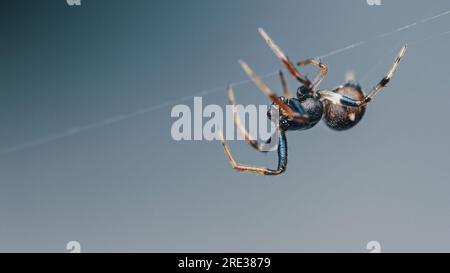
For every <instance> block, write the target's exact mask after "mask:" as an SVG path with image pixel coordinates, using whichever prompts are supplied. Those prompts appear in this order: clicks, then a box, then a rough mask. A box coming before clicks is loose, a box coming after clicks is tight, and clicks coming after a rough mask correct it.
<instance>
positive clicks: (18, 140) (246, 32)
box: [0, 0, 450, 252]
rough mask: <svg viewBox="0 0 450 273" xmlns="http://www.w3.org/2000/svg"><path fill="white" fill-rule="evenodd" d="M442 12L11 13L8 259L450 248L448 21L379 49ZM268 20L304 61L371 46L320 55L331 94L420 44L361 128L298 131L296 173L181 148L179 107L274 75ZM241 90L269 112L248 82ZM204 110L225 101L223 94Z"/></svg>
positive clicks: (411, 4)
mask: <svg viewBox="0 0 450 273" xmlns="http://www.w3.org/2000/svg"><path fill="white" fill-rule="evenodd" d="M446 10H450V3H449V2H448V1H447V0H436V1H410V0H398V1H387V0H385V1H383V5H382V6H369V5H368V4H367V3H366V1H364V0H351V1H331V0H330V1H325V0H322V1H313V0H305V1H299V0H297V1H294V0H283V1H275V0H264V1H263V0H248V1H207V0H191V1H167V0H166V1H143V0H135V1H119V0H116V1H100V0H95V1H94V0H82V5H81V6H79V7H70V6H68V5H67V4H66V2H65V1H64V0H53V1H50V0H47V1H25V0H21V1H18V0H15V1H7V2H6V1H5V2H2V4H1V8H0V251H3V252H4V251H17V252H23V251H39V252H66V249H65V247H66V243H67V242H68V241H72V240H76V241H79V242H80V243H81V246H82V251H84V252H95V251H107V252H119V251H125V252H128V251H139V252H140V251H143V252H161V251H164V252H175V251H178V252H184V251H187V252H199V251H232V252H234V251H240V252H247V251H255V252H263V251H273V252H283V251H287V252H311V251H314V252H343V251H350V252H367V250H366V244H367V242H369V241H372V240H376V241H379V242H380V244H381V246H382V251H385V252H398V251H408V252H422V251H425V252H428V251H445V252H448V251H450V200H449V197H448V196H449V194H450V179H449V177H450V167H449V161H450V145H449V143H448V141H449V139H450V128H449V126H448V117H449V116H450V107H449V101H450V90H449V89H450V83H449V81H448V80H449V77H448V73H449V70H448V63H449V62H450V57H449V54H448V50H449V44H450V35H439V34H440V33H443V32H445V31H448V30H450V15H448V16H444V17H441V18H438V19H436V20H431V21H427V22H424V23H422V24H419V25H416V26H414V27H411V28H409V29H407V30H405V31H401V32H398V33H395V35H389V36H386V37H384V38H381V39H373V38H374V37H376V36H378V35H380V34H382V33H386V32H389V31H392V30H395V29H397V28H399V27H402V26H405V25H408V24H411V23H414V22H417V21H419V20H421V19H423V18H429V17H431V16H433V15H437V14H439V13H442V12H445V11H446ZM259 26H262V27H264V28H265V29H266V31H267V32H268V33H269V34H270V35H271V36H272V38H273V39H274V40H275V41H276V42H277V43H278V44H279V45H280V46H281V47H282V48H283V49H284V50H285V51H286V53H288V55H289V56H290V57H291V58H292V59H293V60H300V59H305V58H309V57H315V56H320V55H323V54H326V53H328V52H330V51H333V50H335V49H339V48H343V47H345V46H347V45H350V44H352V43H354V42H358V41H369V42H368V43H367V44H365V45H362V46H359V47H355V48H353V49H351V50H348V51H345V52H342V53H340V54H336V55H333V56H330V57H329V58H324V59H323V61H324V62H326V63H327V64H328V65H329V66H330V73H329V75H328V76H327V78H326V80H325V81H324V82H323V83H322V85H321V87H323V88H333V87H335V86H337V85H339V84H341V83H342V82H343V81H344V74H345V72H346V71H348V70H350V69H353V70H355V71H356V76H357V78H359V79H360V81H361V83H362V85H363V86H364V87H365V89H366V90H367V89H370V88H371V87H372V86H373V85H374V84H376V83H377V82H378V81H379V80H380V79H381V77H383V76H384V74H385V73H386V71H387V69H388V68H389V66H390V65H391V63H392V61H393V59H394V57H395V55H396V54H397V52H398V49H399V48H400V46H401V45H402V44H403V43H406V42H408V43H410V47H409V50H408V52H407V55H406V57H405V59H404V61H403V62H402V64H401V66H400V69H399V71H398V73H397V74H396V75H395V77H394V79H393V81H392V83H391V84H390V85H389V87H388V88H387V89H386V90H385V92H383V93H381V95H379V96H378V97H377V99H376V100H375V101H374V103H373V104H370V105H369V107H368V110H367V113H366V116H365V118H364V119H363V120H362V122H361V123H360V124H359V125H358V126H357V127H355V128H354V129H352V130H349V131H346V132H334V131H331V130H329V129H328V128H327V127H326V126H325V125H324V124H323V123H321V124H319V125H318V126H316V127H315V128H313V129H311V130H309V131H304V132H291V133H289V134H288V145H289V164H288V170H287V172H286V174H284V175H282V176H279V177H263V176H257V175H252V174H239V173H236V172H234V171H233V170H232V169H231V167H230V165H229V163H228V161H227V159H226V157H225V155H224V153H223V150H222V147H221V146H220V144H219V143H218V142H217V141H213V142H207V141H192V142H187V141H181V142H175V141H174V140H172V138H171V135H170V127H171V125H172V122H173V121H174V119H172V118H171V117H170V111H171V105H172V104H173V103H170V102H176V103H185V104H188V105H191V104H192V103H193V99H192V98H189V99H187V100H184V101H177V100H178V99H179V98H183V97H186V96H192V95H194V94H196V93H198V92H199V91H201V90H205V89H209V88H214V87H218V86H219V87H220V86H224V85H226V84H227V83H229V82H235V81H240V80H244V79H246V77H245V75H244V73H243V72H242V71H241V69H240V68H239V66H238V64H237V60H238V59H240V58H242V59H244V60H246V61H247V62H248V63H249V64H251V65H252V67H253V68H254V69H255V70H256V72H258V73H260V74H265V73H268V72H272V71H275V70H277V69H279V68H280V67H281V64H280V62H279V61H278V60H277V59H276V58H275V56H274V55H273V54H272V52H271V51H270V50H269V49H268V47H267V46H266V45H265V44H264V42H263V41H262V39H261V38H260V37H259V35H258V33H257V31H256V30H257V27H259ZM430 37H431V38H430ZM307 72H308V73H309V75H311V74H312V73H313V70H310V71H308V70H307ZM266 81H267V83H268V84H270V86H271V87H273V88H274V89H276V90H278V92H280V91H281V88H280V86H279V83H278V79H277V78H276V77H270V78H267V79H266ZM289 84H290V87H291V89H294V90H295V88H296V87H297V86H296V85H297V83H295V82H294V81H292V80H291V79H289ZM235 91H236V96H237V99H238V100H239V102H240V103H243V104H250V103H253V104H265V103H267V99H266V98H265V97H264V96H263V95H262V93H260V92H258V91H257V89H256V88H255V87H254V86H253V85H252V84H250V83H249V84H244V85H240V86H238V87H236V90H235ZM173 100H175V101H173ZM203 101H204V103H205V104H209V103H214V104H220V105H225V103H226V95H225V90H223V91H222V90H220V91H219V92H214V93H211V94H209V95H206V96H204V97H203ZM168 102H169V103H168ZM155 106H156V108H152V107H155ZM148 107H150V109H153V111H148V112H146V113H144V114H137V115H135V116H133V117H130V118H122V119H121V117H120V116H118V115H121V114H127V113H133V112H134V111H136V110H138V109H148ZM111 117H118V119H119V120H118V121H117V122H111V123H110V124H106V125H105V126H97V125H95V126H93V128H91V129H90V127H87V128H86V127H84V126H86V125H88V126H89V125H91V124H97V122H101V121H104V120H105V119H106V120H107V119H108V118H111ZM106 123H108V122H106ZM71 128H72V130H71ZM73 128H75V129H73ZM80 128H84V129H80ZM77 130H78V131H77ZM230 148H231V149H232V152H233V153H234V155H235V156H236V158H237V159H238V160H239V161H240V162H243V163H252V164H253V163H254V164H257V165H267V166H273V165H275V164H276V155H275V154H269V155H261V154H259V153H257V152H255V151H253V150H252V149H251V148H250V147H248V146H247V145H245V143H242V142H238V141H233V142H231V143H230Z"/></svg>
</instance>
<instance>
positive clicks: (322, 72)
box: [297, 59, 328, 91]
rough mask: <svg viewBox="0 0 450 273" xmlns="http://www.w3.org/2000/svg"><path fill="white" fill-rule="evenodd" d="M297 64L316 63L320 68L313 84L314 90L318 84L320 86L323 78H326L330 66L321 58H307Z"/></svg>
mask: <svg viewBox="0 0 450 273" xmlns="http://www.w3.org/2000/svg"><path fill="white" fill-rule="evenodd" d="M297 65H298V66H305V65H314V66H315V67H317V68H318V69H319V73H317V75H316V78H315V79H314V81H313V82H312V84H311V89H312V90H313V91H315V90H316V88H317V86H319V84H320V83H321V82H322V81H323V79H324V78H325V76H326V75H327V73H328V66H327V65H326V64H324V63H322V62H321V61H320V60H316V59H307V60H303V61H300V62H298V63H297Z"/></svg>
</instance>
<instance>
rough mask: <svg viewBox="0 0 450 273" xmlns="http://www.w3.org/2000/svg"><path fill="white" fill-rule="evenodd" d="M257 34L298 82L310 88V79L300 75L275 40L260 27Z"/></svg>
mask: <svg viewBox="0 0 450 273" xmlns="http://www.w3.org/2000/svg"><path fill="white" fill-rule="evenodd" d="M258 31H259V34H261V36H262V38H263V39H264V41H266V43H267V45H268V46H269V47H270V49H272V51H273V53H274V54H275V55H276V56H277V57H278V58H279V59H280V60H281V62H282V63H283V64H284V66H285V67H286V68H287V70H288V71H289V73H291V75H292V76H293V77H294V78H296V79H297V80H298V81H299V82H300V83H302V84H303V85H304V86H306V87H307V88H308V89H310V90H311V85H312V83H311V81H310V80H309V79H308V78H307V77H306V76H304V75H302V74H301V73H300V72H299V71H298V70H297V68H296V67H295V65H294V64H293V63H292V62H291V60H289V58H288V57H287V56H286V54H284V53H283V51H282V50H281V49H280V48H279V47H278V46H277V45H276V44H275V42H274V41H273V40H272V39H271V38H270V37H269V35H268V34H267V33H266V32H265V31H264V29H262V28H258Z"/></svg>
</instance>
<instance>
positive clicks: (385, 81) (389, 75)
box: [364, 45, 407, 104]
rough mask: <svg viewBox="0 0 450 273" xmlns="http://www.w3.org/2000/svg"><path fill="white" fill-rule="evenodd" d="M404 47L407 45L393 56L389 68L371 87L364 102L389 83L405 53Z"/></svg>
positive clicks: (368, 100)
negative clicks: (393, 58) (393, 59)
mask: <svg viewBox="0 0 450 273" xmlns="http://www.w3.org/2000/svg"><path fill="white" fill-rule="evenodd" d="M406 48H407V45H404V46H403V47H402V48H401V49H400V52H399V53H398V56H397V58H395V61H394V63H393V64H392V67H391V69H389V72H388V73H387V75H386V76H385V77H384V78H383V79H382V80H381V81H380V82H379V83H378V84H377V85H375V87H373V88H372V90H371V91H370V92H369V94H368V95H367V96H366V98H365V100H364V103H365V104H367V103H369V102H370V101H372V100H373V98H374V97H375V96H376V95H377V94H378V93H379V92H380V91H381V90H383V88H384V87H385V86H386V85H387V84H388V83H389V81H390V80H391V78H392V76H394V73H395V72H396V71H397V68H398V66H399V64H400V61H401V59H402V58H403V56H404V55H405V52H406Z"/></svg>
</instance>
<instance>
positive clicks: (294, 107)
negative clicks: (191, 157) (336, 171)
mask: <svg viewBox="0 0 450 273" xmlns="http://www.w3.org/2000/svg"><path fill="white" fill-rule="evenodd" d="M259 33H260V34H261V36H262V37H263V39H264V40H265V41H266V43H267V44H268V45H269V47H270V48H271V49H272V51H273V52H274V53H275V55H276V56H277V57H278V58H279V59H280V60H281V61H282V63H283V64H284V65H285V67H286V69H287V71H289V73H290V74H291V75H292V76H293V77H294V78H295V79H297V80H298V81H299V82H300V83H301V84H302V85H301V86H300V87H299V88H298V89H297V94H296V97H295V98H293V97H292V95H291V92H290V91H289V88H288V86H287V83H286V79H285V78H284V75H283V72H282V71H280V74H279V76H280V80H281V85H282V87H283V93H284V96H281V97H279V96H277V95H276V94H275V93H274V92H273V91H272V90H271V89H270V88H269V87H268V86H267V85H266V84H265V83H264V82H263V81H262V80H261V79H260V78H259V77H258V76H257V75H256V74H255V73H254V72H253V70H252V69H251V68H250V67H249V66H248V65H247V64H246V63H245V62H243V61H240V64H241V66H242V69H243V70H244V71H245V73H246V74H247V75H248V76H249V77H250V78H251V79H252V81H253V82H254V83H255V84H256V85H257V86H258V87H259V89H261V91H262V92H263V93H265V94H266V95H267V96H268V97H269V98H270V99H271V101H272V105H273V106H274V107H275V108H277V109H278V110H279V117H278V120H277V122H276V123H277V124H278V128H279V131H280V138H279V139H278V167H277V169H275V170H273V169H267V168H259V167H252V166H247V165H241V164H238V163H237V162H236V161H235V160H234V158H233V157H232V155H231V153H230V150H229V149H228V147H227V145H226V144H225V141H224V139H223V136H222V145H223V147H224V149H225V153H226V154H227V156H228V159H229V160H230V162H231V165H232V166H233V168H234V169H236V170H237V171H240V172H254V173H259V174H265V175H278V174H281V173H283V172H284V171H285V170H286V165H287V141H286V134H285V132H286V131H293V130H306V129H310V128H312V127H314V126H315V125H316V124H317V123H318V122H319V121H320V120H321V119H322V117H323V119H324V121H325V124H326V125H327V126H328V127H329V128H331V129H334V130H338V131H342V130H347V129H350V128H352V127H354V126H355V125H356V124H357V123H358V122H359V121H360V120H361V119H362V117H363V116H364V113H365V112H366V106H367V104H368V103H369V102H371V101H372V100H373V98H374V97H375V96H376V95H377V94H378V93H379V92H380V91H381V90H382V89H383V88H384V87H385V86H386V85H387V84H388V83H389V81H390V80H391V78H392V76H393V75H394V73H395V71H396V70H397V68H398V65H399V63H400V60H401V59H402V57H403V56H404V54H405V52H406V45H405V46H403V47H402V48H401V50H400V52H399V54H398V56H397V58H396V59H395V61H394V64H393V65H392V67H391V69H390V70H389V72H388V74H387V75H386V76H385V77H384V78H383V79H382V80H381V81H380V82H379V83H378V84H377V85H376V86H375V87H373V88H372V90H371V91H370V92H369V93H368V95H367V96H366V95H365V94H364V91H363V90H362V88H361V86H360V85H359V83H357V82H356V81H354V80H353V79H351V80H348V81H347V82H346V83H345V84H343V85H341V86H339V87H337V88H335V89H334V90H333V91H330V90H326V89H322V90H317V87H318V85H319V84H320V83H321V82H322V80H323V79H324V77H325V75H326V74H327V72H328V67H327V65H325V64H324V63H322V62H321V61H319V60H315V59H307V60H304V61H301V62H298V63H297V65H298V66H305V65H313V66H315V67H317V68H318V69H319V73H318V74H317V76H316V77H315V79H314V80H313V81H310V80H309V79H308V78H307V77H306V76H304V75H302V74H301V73H300V72H299V71H298V70H297V68H296V67H295V65H294V64H293V63H292V62H291V61H290V60H289V58H288V57H287V56H286V55H285V54H284V53H283V51H281V49H280V48H279V47H278V46H277V45H276V44H275V43H274V42H273V41H272V39H271V38H270V37H269V35H267V33H266V32H265V31H264V30H263V29H261V28H260V29H259ZM228 98H229V100H230V104H231V105H233V106H234V105H235V99H234V94H233V90H232V88H231V87H229V88H228ZM233 112H234V113H235V111H233ZM268 115H269V118H272V116H271V113H270V112H269V113H268ZM234 121H235V125H236V127H238V128H239V130H240V131H241V132H242V133H243V134H244V136H245V140H246V141H247V143H249V144H250V145H251V146H252V147H253V148H255V149H256V150H258V151H261V152H263V151H264V150H263V149H262V148H261V145H260V144H259V143H258V142H257V141H256V140H254V139H253V138H252V137H251V136H250V134H249V133H248V132H247V130H246V129H245V128H244V127H242V126H241V124H240V122H239V118H238V117H237V115H235V118H234Z"/></svg>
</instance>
